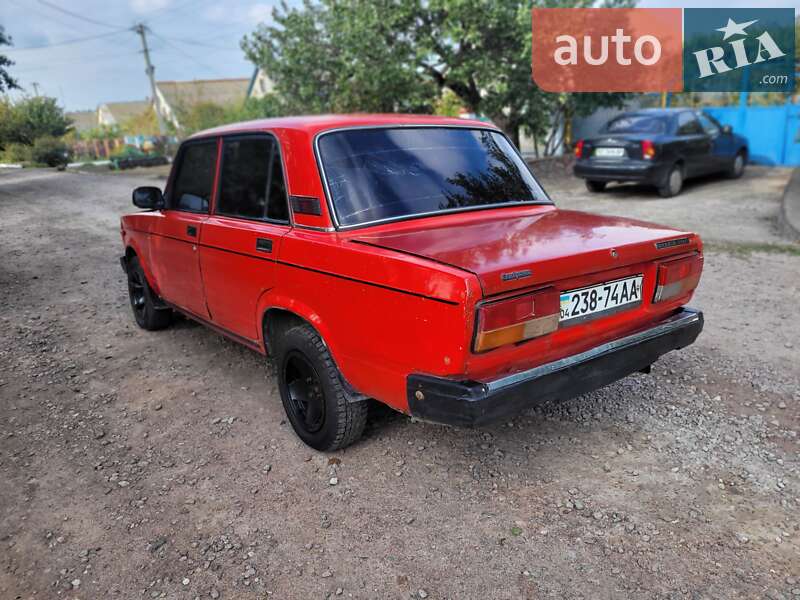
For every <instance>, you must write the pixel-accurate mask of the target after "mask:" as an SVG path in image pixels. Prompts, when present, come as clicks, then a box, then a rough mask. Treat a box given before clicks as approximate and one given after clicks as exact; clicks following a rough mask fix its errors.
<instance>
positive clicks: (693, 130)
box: [678, 112, 703, 135]
mask: <svg viewBox="0 0 800 600" xmlns="http://www.w3.org/2000/svg"><path fill="white" fill-rule="evenodd" d="M702 131H703V130H702V128H701V127H700V123H699V122H698V121H697V118H696V117H695V116H694V115H693V114H692V113H690V112H683V113H681V114H679V115H678V135H696V134H698V133H702Z"/></svg>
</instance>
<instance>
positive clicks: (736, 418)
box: [0, 169, 800, 600]
mask: <svg viewBox="0 0 800 600" xmlns="http://www.w3.org/2000/svg"><path fill="white" fill-rule="evenodd" d="M150 177H151V176H150V175H147V174H146V172H134V173H130V174H122V175H118V176H115V177H108V176H103V175H81V174H73V173H56V172H52V171H29V170H25V171H12V172H0V223H2V227H0V256H1V257H2V260H0V302H2V305H3V307H4V310H3V312H2V313H1V314H0V400H1V401H0V478H2V482H3V485H2V486H0V549H1V550H2V551H0V598H3V599H5V598H81V599H85V598H109V597H110V598H162V597H163V598H187V599H192V598H223V599H225V598H258V599H262V598H266V597H273V598H301V599H306V598H329V597H330V598H336V597H339V596H341V597H346V598H431V599H434V598H437V599H438V598H454V599H455V598H458V599H462V598H491V599H506V598H507V599H512V598H514V599H516V598H530V599H538V598H569V599H575V598H586V599H596V598H603V599H617V598H642V599H645V598H646V599H650V598H670V599H672V598H692V599H695V598H697V599H701V598H702V599H710V598H720V599H722V598H724V599H732V598H770V599H772V600H777V599H780V598H784V599H787V600H788V599H791V598H796V597H798V596H800V478H798V465H799V464H800V463H799V461H798V459H799V458H800V441H799V440H798V431H800V338H799V336H798V333H800V319H798V318H797V317H798V305H797V298H798V293H799V292H800V290H798V286H800V277H798V275H800V255H798V253H797V252H796V247H790V246H788V245H787V244H786V243H785V242H784V241H783V240H781V239H780V238H779V237H777V234H776V233H775V231H774V229H773V219H774V216H775V213H776V211H777V202H778V198H779V195H780V188H781V185H782V183H781V182H783V181H785V179H786V178H787V177H788V175H787V173H786V172H785V171H780V170H771V171H768V170H759V169H751V170H750V171H749V173H748V175H747V176H746V178H745V179H743V180H741V181H739V182H729V181H724V180H723V181H706V182H702V183H699V184H695V185H693V186H692V187H690V188H689V189H688V190H687V193H686V194H685V195H682V196H679V197H678V198H675V199H670V200H662V199H658V198H657V197H656V196H654V195H652V194H649V193H647V192H643V191H642V190H639V191H638V192H636V191H630V190H625V191H616V192H614V191H610V192H609V193H608V194H604V195H601V196H589V195H588V194H586V193H583V192H579V190H582V188H581V187H580V183H579V182H574V181H572V180H569V179H564V178H563V177H559V176H557V174H555V175H553V176H548V177H547V178H546V181H545V184H546V186H547V189H548V190H549V191H550V192H551V194H552V195H553V196H554V197H555V198H556V199H557V201H558V202H559V203H560V204H561V205H562V206H568V207H571V208H572V207H574V208H586V209H591V210H597V211H598V212H611V213H617V214H629V215H635V216H639V217H645V218H651V219H654V220H660V221H663V222H665V223H669V224H674V225H679V226H683V227H695V228H696V229H698V230H699V231H700V233H701V234H703V235H705V236H707V238H708V239H710V240H712V241H713V242H714V243H712V244H709V246H708V253H707V258H706V272H705V275H704V279H703V281H702V283H701V288H700V290H699V292H698V295H697V298H696V302H694V304H695V305H696V306H699V307H700V308H702V309H703V310H704V311H705V314H706V318H707V325H706V330H705V332H704V333H703V335H702V336H701V337H700V339H699V340H698V342H697V343H696V344H695V345H694V346H692V347H690V348H688V349H685V350H684V351H681V352H678V353H672V354H670V355H668V356H666V357H664V358H663V359H662V360H661V361H659V363H657V364H656V365H655V366H654V369H653V373H652V374H651V375H635V376H631V377H628V378H626V379H625V380H623V381H620V382H618V383H616V384H614V385H611V386H609V387H607V388H605V389H603V390H600V391H598V392H595V393H592V394H588V395H586V396H583V397H581V398H577V399H575V400H572V401H569V402H564V403H560V404H547V405H544V406H541V407H538V408H537V409H536V410H533V411H530V412H529V413H527V414H525V415H522V416H520V417H519V418H516V419H514V420H513V421H511V422H508V423H503V424H500V425H498V426H495V427H491V428H485V429H477V430H467V429H452V428H446V427H439V426H434V425H427V424H421V423H412V422H411V421H410V420H409V419H408V418H406V417H404V416H402V415H398V414H395V413H393V412H391V411H389V410H387V409H382V408H381V407H377V406H376V408H375V410H373V411H372V413H371V417H370V421H369V423H368V429H367V432H366V435H365V438H364V440H363V441H362V442H361V443H359V444H357V445H355V446H353V447H351V448H349V449H347V450H345V451H343V452H339V453H336V454H333V455H323V454H319V453H315V452H313V451H311V450H309V449H308V448H307V447H305V446H303V445H302V444H301V443H300V442H299V441H298V440H297V438H296V437H295V436H294V434H293V433H292V431H291V429H290V427H289V426H288V424H287V423H286V422H285V420H284V415H283V411H282V407H281V405H280V401H279V398H278V394H277V389H276V384H275V379H274V377H273V375H272V374H271V372H270V369H269V367H268V366H265V364H264V361H263V360H262V358H260V357H259V356H258V355H256V354H254V353H253V352H250V351H248V350H246V349H243V348H241V347H239V346H237V345H235V344H233V343H232V342H229V341H227V340H225V339H223V338H221V337H219V336H217V335H215V334H214V333H212V332H210V331H208V330H206V329H204V328H203V327H201V326H199V325H196V324H193V323H191V322H189V321H185V320H181V321H178V322H177V324H176V325H175V326H173V327H172V328H171V329H169V330H167V331H163V332H157V333H148V332H144V331H141V330H139V329H137V328H136V327H135V326H134V324H133V319H132V316H131V315H130V309H129V306H128V304H127V297H126V289H125V284H124V278H123V275H122V272H121V270H120V268H119V264H118V262H117V256H118V255H119V253H120V242H119V234H118V222H117V220H118V216H119V215H120V214H122V213H123V212H125V211H128V210H129V208H130V207H129V197H130V189H131V188H132V187H134V186H135V185H137V184H140V183H147V182H148V179H149V178H150ZM150 183H152V181H150ZM765 244H767V245H769V246H765ZM764 298H769V302H768V303H767V302H764V300H763V299H764Z"/></svg>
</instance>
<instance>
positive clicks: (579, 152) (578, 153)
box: [575, 140, 583, 158]
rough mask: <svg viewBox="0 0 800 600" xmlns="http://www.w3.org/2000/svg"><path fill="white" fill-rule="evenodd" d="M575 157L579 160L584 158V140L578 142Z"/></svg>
mask: <svg viewBox="0 0 800 600" xmlns="http://www.w3.org/2000/svg"><path fill="white" fill-rule="evenodd" d="M575 156H576V157H577V158H580V157H581V156H583V140H578V143H577V144H575Z"/></svg>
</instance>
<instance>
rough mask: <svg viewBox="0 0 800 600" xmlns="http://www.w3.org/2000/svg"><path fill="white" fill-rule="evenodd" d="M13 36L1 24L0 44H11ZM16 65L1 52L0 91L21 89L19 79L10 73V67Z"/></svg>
mask: <svg viewBox="0 0 800 600" xmlns="http://www.w3.org/2000/svg"><path fill="white" fill-rule="evenodd" d="M10 45H11V36H9V35H7V34H6V31H5V28H4V27H3V26H2V25H0V46H10ZM13 65H14V62H13V61H12V60H10V59H9V58H8V57H7V56H5V55H3V54H0V93H2V92H5V91H7V90H13V89H19V84H17V80H16V79H14V78H13V77H11V75H9V73H8V67H11V66H13Z"/></svg>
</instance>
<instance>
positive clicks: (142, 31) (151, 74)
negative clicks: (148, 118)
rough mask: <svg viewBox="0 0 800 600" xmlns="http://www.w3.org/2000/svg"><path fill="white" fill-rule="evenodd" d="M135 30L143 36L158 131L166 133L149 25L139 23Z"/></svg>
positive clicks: (145, 60)
mask: <svg viewBox="0 0 800 600" xmlns="http://www.w3.org/2000/svg"><path fill="white" fill-rule="evenodd" d="M133 30H134V31H135V32H136V33H138V34H139V37H140V38H142V53H143V54H144V64H145V71H144V72H145V73H147V77H148V78H149V79H150V92H151V93H152V94H153V109H154V110H155V111H156V120H157V121H158V133H159V134H161V135H164V134H165V133H166V130H165V128H164V120H163V119H162V118H161V111H160V110H158V95H157V94H156V78H155V71H156V69H155V67H154V66H153V65H152V64H151V63H150V49H149V48H148V47H147V27H145V26H144V23H139V24H138V25H135V26H134V27H133Z"/></svg>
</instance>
